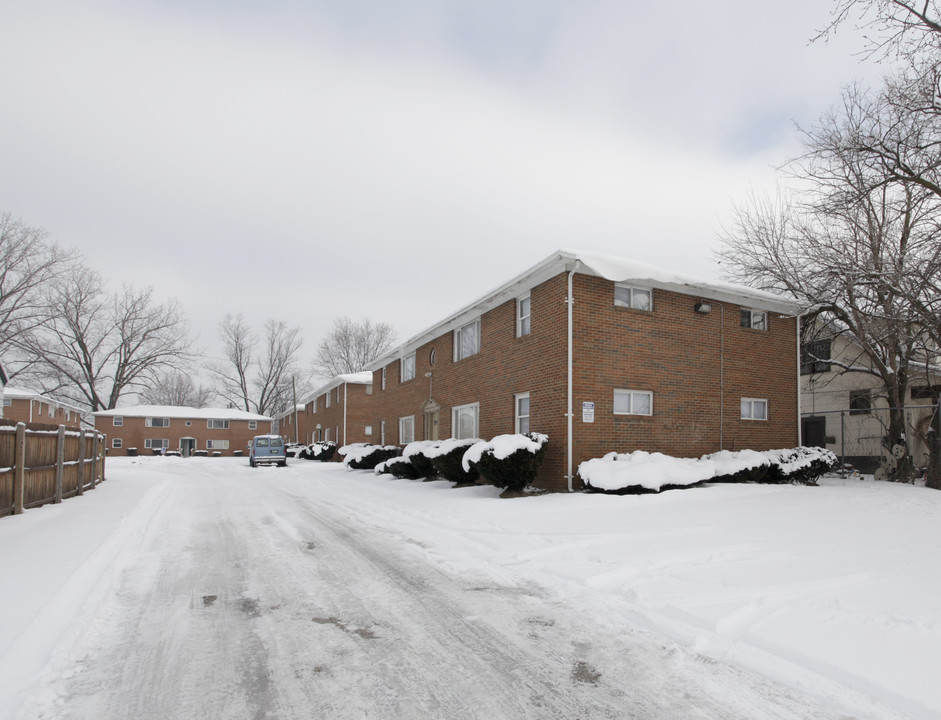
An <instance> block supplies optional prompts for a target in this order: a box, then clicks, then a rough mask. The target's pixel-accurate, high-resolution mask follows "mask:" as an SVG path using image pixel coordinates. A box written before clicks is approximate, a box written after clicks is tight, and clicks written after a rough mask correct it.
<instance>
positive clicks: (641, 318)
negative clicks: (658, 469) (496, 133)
mask: <svg viewBox="0 0 941 720" xmlns="http://www.w3.org/2000/svg"><path fill="white" fill-rule="evenodd" d="M566 285H567V274H565V273H562V274H560V275H557V276H556V277H554V278H551V279H550V280H548V281H546V282H544V283H542V284H540V285H538V286H536V287H535V288H533V289H532V291H531V298H532V316H531V325H532V331H531V334H530V335H528V336H524V337H522V338H517V337H516V300H515V299H512V300H509V301H507V302H505V303H503V304H502V305H500V306H499V307H497V308H495V309H493V310H491V311H490V312H488V313H486V314H484V315H483V316H482V317H481V339H480V353H479V354H477V355H474V356H471V357H469V358H465V359H463V360H460V361H457V362H453V361H452V357H453V343H452V337H453V334H452V333H447V334H445V335H442V336H439V337H437V338H435V339H434V340H432V341H430V342H428V343H426V344H424V345H423V346H421V347H420V348H418V350H417V352H416V363H415V365H416V367H415V378H414V379H412V380H409V381H406V382H404V383H401V382H400V381H399V376H400V375H399V372H400V370H399V361H393V362H391V363H390V364H389V365H387V366H386V370H387V374H386V390H384V391H383V390H381V370H377V371H376V372H375V374H374V376H373V387H374V389H375V390H374V405H373V418H374V422H373V426H374V439H373V441H374V442H379V440H380V439H379V423H380V420H385V422H386V436H385V440H386V442H387V443H393V444H394V443H397V442H398V441H399V437H398V420H399V418H400V417H402V416H407V415H414V417H415V439H416V440H421V439H423V438H424V436H425V435H424V415H423V413H422V409H421V408H422V404H423V403H424V402H425V401H426V400H427V399H428V398H429V392H432V393H433V397H434V400H435V401H436V402H437V403H438V404H439V405H440V406H441V411H440V429H439V437H440V438H442V439H444V438H447V437H450V435H451V409H452V408H453V407H455V406H458V405H464V404H468V403H474V402H478V403H480V435H481V436H482V437H484V438H490V437H493V436H494V435H498V434H502V433H511V432H514V430H515V427H514V424H515V395H516V394H517V393H522V392H529V393H530V411H531V417H530V428H531V429H532V430H534V431H537V432H544V433H546V434H547V435H548V436H549V449H548V452H547V456H546V460H545V462H544V464H543V467H542V470H541V472H540V475H539V478H538V479H537V483H538V484H539V485H541V486H543V487H549V488H557V489H563V488H565V487H566V486H567V480H566V478H565V474H566V467H565V462H566V458H565V451H566V448H565V445H566V422H565V412H566V331H567V321H566V304H565V298H566V295H567V287H566ZM574 297H575V304H574V309H573V314H574V378H573V401H574V405H573V409H574V415H575V417H574V421H573V438H574V453H573V455H574V462H573V470H574V471H576V472H577V468H578V463H579V462H581V461H583V460H587V459H589V458H592V457H600V456H602V455H604V454H605V453H607V452H610V451H612V450H615V451H618V452H628V451H632V450H638V449H641V450H648V451H658V452H664V453H668V454H672V455H677V456H685V457H694V456H698V455H701V454H704V453H708V452H714V451H716V450H719V449H720V422H719V415H720V413H719V407H720V392H719V387H720V371H719V368H720V326H724V327H723V329H722V333H721V337H722V343H723V352H722V357H723V363H722V364H723V366H724V367H723V371H722V377H723V383H724V393H722V397H723V398H724V412H723V413H722V415H723V422H722V428H721V436H722V447H724V448H725V449H735V450H739V449H743V448H753V449H768V448H771V447H789V446H794V445H796V444H797V441H798V440H797V379H796V377H797V371H796V362H797V351H796V333H795V322H796V321H795V320H794V318H784V317H781V316H779V315H777V314H775V313H770V312H769V313H768V318H769V329H768V330H767V331H756V330H750V329H747V328H742V327H740V324H739V306H738V305H734V304H726V305H724V306H722V307H723V309H721V310H720V303H718V302H712V312H711V313H709V314H708V315H703V314H700V313H696V312H694V310H693V306H694V305H695V303H696V302H697V301H698V300H699V298H698V297H693V296H690V295H682V294H678V293H672V292H667V291H660V290H656V291H654V294H653V310H652V311H651V312H643V311H637V310H632V309H628V308H621V307H616V306H615V305H614V283H612V282H610V281H606V280H603V279H600V278H595V277H591V276H588V275H580V274H576V275H575V278H574ZM723 316H724V317H723ZM432 350H434V351H435V363H434V366H433V367H432V366H431V363H430V355H431V351H432ZM428 372H431V373H432V378H431V379H429V378H427V377H425V375H426V373H428ZM615 388H619V389H628V390H647V391H651V392H653V415H652V416H622V415H618V416H615V415H614V413H613V396H614V389H615ZM742 397H754V398H763V399H767V400H768V404H769V419H768V420H767V421H746V420H741V419H740V400H741V398H742ZM583 402H593V403H594V404H595V411H594V422H592V423H585V422H583V421H582V403H583ZM574 484H575V486H576V487H577V486H578V484H579V483H578V482H577V481H576V482H575V483H574Z"/></svg>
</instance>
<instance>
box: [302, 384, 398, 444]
mask: <svg viewBox="0 0 941 720" xmlns="http://www.w3.org/2000/svg"><path fill="white" fill-rule="evenodd" d="M371 392H372V387H371V386H370V385H363V384H360V383H343V384H341V385H338V386H337V387H336V388H333V389H331V390H330V407H327V403H326V396H327V394H326V393H321V394H320V395H318V396H317V397H316V398H314V399H313V400H312V401H311V402H309V403H307V405H306V406H305V411H306V413H305V417H304V420H303V423H302V427H305V428H307V430H308V432H309V433H310V438H311V440H310V442H313V441H315V440H318V439H322V440H325V439H326V438H327V433H326V429H327V428H329V429H330V439H331V440H332V441H333V442H335V443H337V444H339V445H343V444H349V443H357V442H370V443H378V442H379V427H378V425H376V426H375V427H373V428H371V430H372V433H371V434H370V435H367V434H366V429H367V428H366V426H367V425H369V424H370V423H371V422H372V415H373V410H372V394H371ZM344 394H345V397H346V435H345V437H344V430H343V399H344ZM315 404H316V408H317V411H316V412H314V405H315ZM317 425H320V426H321V429H320V430H319V431H318V430H317ZM318 433H319V434H318Z"/></svg>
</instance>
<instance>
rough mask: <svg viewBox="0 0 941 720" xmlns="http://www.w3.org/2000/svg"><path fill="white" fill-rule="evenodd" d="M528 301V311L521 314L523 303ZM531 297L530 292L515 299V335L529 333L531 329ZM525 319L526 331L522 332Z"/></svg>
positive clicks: (519, 335)
mask: <svg viewBox="0 0 941 720" xmlns="http://www.w3.org/2000/svg"><path fill="white" fill-rule="evenodd" d="M527 301H528V302H529V312H527V313H526V314H525V315H523V303H524V302H527ZM532 317H533V298H532V295H531V294H530V293H526V294H525V295H523V296H522V297H519V298H517V299H516V337H523V336H524V335H529V334H530V333H531V332H532V330H533V320H532ZM524 320H527V321H528V323H527V328H526V332H523V321H524Z"/></svg>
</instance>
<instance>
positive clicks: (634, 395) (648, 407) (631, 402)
mask: <svg viewBox="0 0 941 720" xmlns="http://www.w3.org/2000/svg"><path fill="white" fill-rule="evenodd" d="M614 413H615V415H653V393H652V392H650V391H649V390H615V391H614Z"/></svg>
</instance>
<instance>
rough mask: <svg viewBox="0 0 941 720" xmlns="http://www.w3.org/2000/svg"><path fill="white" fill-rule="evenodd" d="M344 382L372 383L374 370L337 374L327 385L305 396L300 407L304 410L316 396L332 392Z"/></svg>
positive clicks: (352, 383)
mask: <svg viewBox="0 0 941 720" xmlns="http://www.w3.org/2000/svg"><path fill="white" fill-rule="evenodd" d="M344 383H347V384H350V385H372V372H370V371H368V370H365V371H363V372H357V373H344V374H341V375H337V376H336V377H334V378H333V379H331V380H330V381H328V382H327V384H326V385H321V386H320V387H319V388H317V389H316V390H314V391H313V392H312V393H309V394H308V395H307V397H305V398H304V400H303V402H299V403H298V405H299V406H300V409H301V410H303V409H304V406H306V405H307V403H309V402H310V401H311V400H313V399H314V398H318V397H320V396H321V395H323V394H324V393H327V392H330V391H331V390H333V388H335V387H339V386H340V385H343V384H344Z"/></svg>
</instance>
